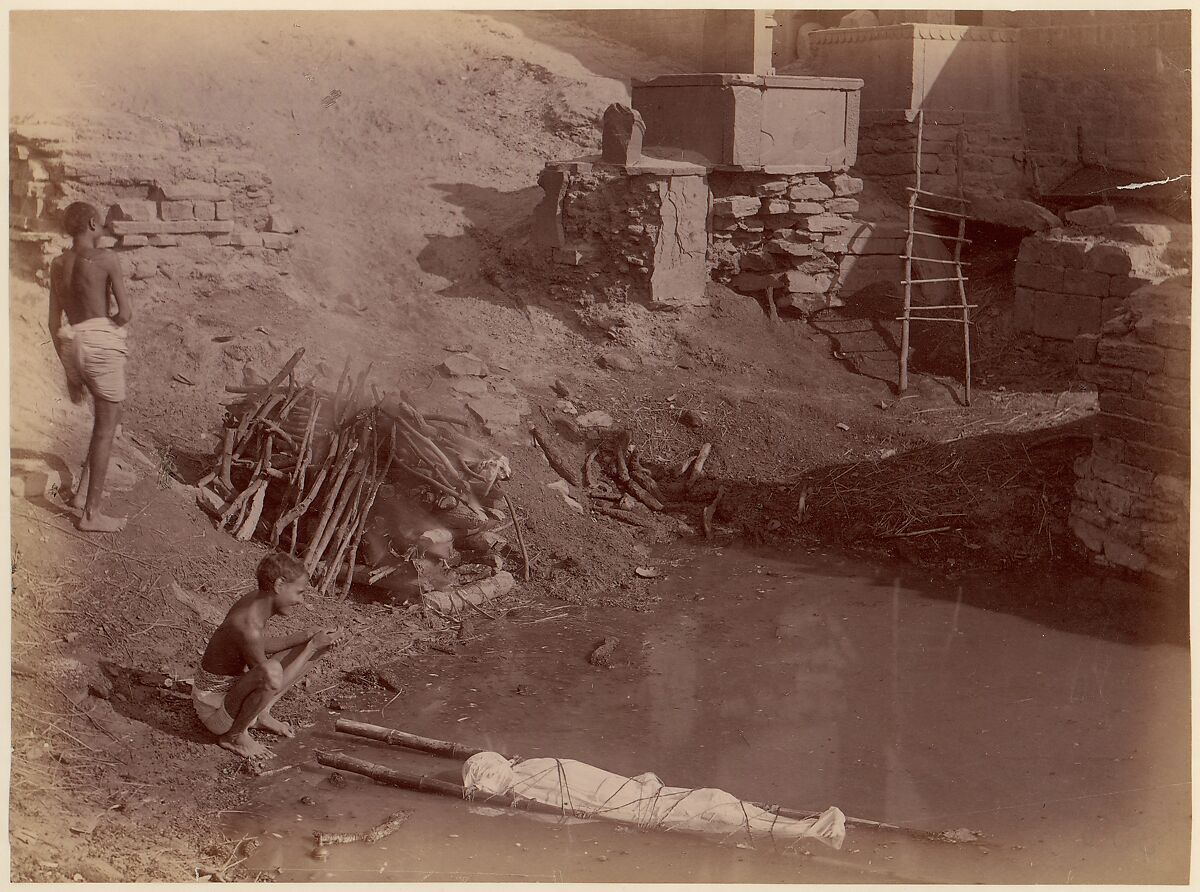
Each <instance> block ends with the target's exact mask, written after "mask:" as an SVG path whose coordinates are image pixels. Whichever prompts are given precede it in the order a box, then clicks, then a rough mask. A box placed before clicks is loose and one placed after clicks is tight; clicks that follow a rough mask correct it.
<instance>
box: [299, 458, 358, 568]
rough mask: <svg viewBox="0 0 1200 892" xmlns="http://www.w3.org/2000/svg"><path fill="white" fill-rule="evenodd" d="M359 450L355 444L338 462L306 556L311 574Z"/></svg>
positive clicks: (306, 562)
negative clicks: (319, 544) (347, 475)
mask: <svg viewBox="0 0 1200 892" xmlns="http://www.w3.org/2000/svg"><path fill="white" fill-rule="evenodd" d="M357 448H358V443H357V442H354V443H353V444H352V445H351V446H349V447H348V448H347V449H346V451H345V453H344V454H343V455H342V456H341V458H340V459H339V460H338V464H337V470H336V471H335V472H334V481H333V484H332V485H331V486H330V488H329V491H328V492H327V493H326V495H325V501H324V502H323V503H322V508H321V516H320V519H319V521H318V523H317V530H316V532H315V533H314V534H313V537H312V539H311V540H310V541H309V544H308V552H307V554H306V555H305V558H304V563H305V564H306V565H307V566H308V568H309V571H308V572H309V573H311V572H312V568H313V566H315V564H316V562H317V554H316V549H317V544H318V543H319V542H320V541H321V537H322V536H323V535H324V533H325V528H326V527H327V526H328V525H329V518H330V516H331V515H332V514H333V510H334V508H335V507H336V505H337V502H338V497H339V496H340V495H341V491H342V484H343V483H344V482H345V480H346V472H347V471H349V470H350V463H351V461H352V460H353V458H354V453H355V450H356V449H357Z"/></svg>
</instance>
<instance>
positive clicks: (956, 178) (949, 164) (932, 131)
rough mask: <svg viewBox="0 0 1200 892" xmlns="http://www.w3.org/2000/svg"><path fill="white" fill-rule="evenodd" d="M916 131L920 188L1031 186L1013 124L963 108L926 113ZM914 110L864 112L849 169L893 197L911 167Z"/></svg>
mask: <svg viewBox="0 0 1200 892" xmlns="http://www.w3.org/2000/svg"><path fill="white" fill-rule="evenodd" d="M920 130H921V186H922V187H923V188H925V189H929V190H930V191H932V192H941V193H943V194H946V195H958V194H959V187H960V183H961V187H962V189H963V191H964V192H966V193H980V194H1002V195H1006V196H1009V197H1019V196H1023V195H1027V194H1029V192H1030V189H1031V187H1032V184H1033V176H1032V171H1031V169H1030V168H1029V166H1028V164H1027V161H1026V154H1025V151H1024V145H1025V139H1024V134H1023V133H1022V132H1021V128H1020V126H1019V125H1018V124H1016V123H1014V122H1012V121H1006V120H1003V119H999V118H992V117H989V116H986V115H981V114H973V113H967V112H928V113H926V115H925V123H924V126H923V127H921V128H920ZM917 132H918V125H917V120H916V114H915V113H914V112H911V111H897V112H885V111H874V112H864V113H863V118H862V123H861V125H860V127H859V138H858V161H857V162H856V163H855V166H854V171H855V173H859V174H862V175H864V176H869V177H870V178H871V180H872V181H873V182H877V183H878V184H879V185H880V186H881V187H882V188H883V190H884V191H885V192H886V193H887V194H888V195H889V196H890V197H891V198H893V199H895V200H896V201H899V202H902V203H907V201H908V193H907V192H905V188H906V187H908V186H912V185H913V184H914V175H915V173H916V169H917Z"/></svg>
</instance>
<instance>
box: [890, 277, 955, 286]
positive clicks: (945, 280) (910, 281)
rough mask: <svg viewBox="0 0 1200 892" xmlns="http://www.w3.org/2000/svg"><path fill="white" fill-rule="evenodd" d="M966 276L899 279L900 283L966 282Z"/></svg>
mask: <svg viewBox="0 0 1200 892" xmlns="http://www.w3.org/2000/svg"><path fill="white" fill-rule="evenodd" d="M966 281H967V277H966V276H950V277H949V278H948V279H901V280H900V284H901V285H924V284H927V283H929V282H966Z"/></svg>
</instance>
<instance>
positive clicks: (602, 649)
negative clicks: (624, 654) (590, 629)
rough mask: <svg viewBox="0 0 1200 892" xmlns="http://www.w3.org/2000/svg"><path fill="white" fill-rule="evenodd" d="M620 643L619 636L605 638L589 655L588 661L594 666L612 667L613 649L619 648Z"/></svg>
mask: <svg viewBox="0 0 1200 892" xmlns="http://www.w3.org/2000/svg"><path fill="white" fill-rule="evenodd" d="M620 643H621V642H620V639H618V638H605V639H604V640H603V641H602V642H600V644H599V645H597V646H596V649H595V650H593V651H592V652H591V654H590V655H589V656H588V662H589V663H591V664H592V665H593V666H604V667H606V668H608V667H611V666H612V655H613V651H615V650H616V649H617V645H618V644H620Z"/></svg>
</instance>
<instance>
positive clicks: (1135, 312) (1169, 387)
mask: <svg viewBox="0 0 1200 892" xmlns="http://www.w3.org/2000/svg"><path fill="white" fill-rule="evenodd" d="M1190 343H1191V277H1190V276H1185V277H1177V278H1174V279H1170V280H1167V281H1164V282H1161V283H1158V284H1152V285H1146V286H1143V287H1142V288H1139V289H1138V290H1137V291H1135V292H1134V293H1133V294H1132V295H1130V296H1129V298H1128V299H1127V300H1126V301H1125V302H1124V304H1123V305H1122V306H1120V307H1119V308H1117V310H1116V312H1115V313H1114V314H1113V315H1112V316H1111V317H1109V318H1108V319H1107V320H1106V321H1105V323H1104V325H1103V328H1102V329H1101V330H1100V331H1099V332H1097V333H1083V334H1079V335H1078V336H1076V338H1075V342H1074V345H1075V349H1076V351H1077V355H1078V360H1079V366H1078V371H1079V376H1080V377H1081V378H1083V379H1084V380H1086V381H1089V382H1091V383H1093V384H1095V386H1096V388H1097V391H1098V392H1099V403H1100V432H1099V434H1098V435H1097V437H1096V439H1095V442H1094V444H1093V449H1092V452H1091V454H1090V455H1087V456H1084V457H1082V458H1080V459H1079V460H1078V461H1077V462H1076V464H1075V473H1076V476H1077V481H1076V485H1075V494H1074V500H1073V502H1072V505H1071V519H1070V524H1071V529H1072V530H1073V531H1074V533H1075V535H1076V536H1077V537H1078V538H1079V540H1080V541H1081V542H1082V543H1083V545H1084V546H1085V547H1086V548H1087V549H1088V550H1089V551H1091V552H1092V553H1093V554H1094V555H1095V559H1096V560H1097V562H1099V563H1103V564H1107V565H1113V566H1118V567H1124V568H1126V569H1128V570H1131V571H1134V572H1137V573H1147V574H1151V575H1152V576H1156V577H1163V578H1168V579H1173V578H1186V575H1187V567H1188V543H1189V539H1188V534H1189V483H1190V480H1189V462H1190V454H1191V451H1190V440H1189V423H1190V394H1189V388H1188V380H1189V358H1190V354H1189V346H1190Z"/></svg>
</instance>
